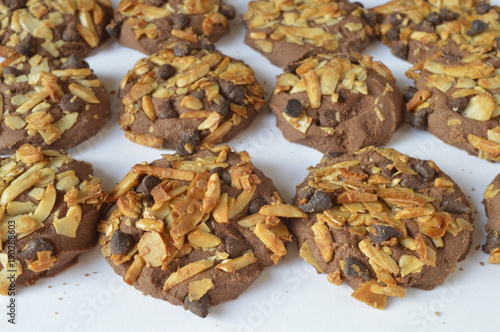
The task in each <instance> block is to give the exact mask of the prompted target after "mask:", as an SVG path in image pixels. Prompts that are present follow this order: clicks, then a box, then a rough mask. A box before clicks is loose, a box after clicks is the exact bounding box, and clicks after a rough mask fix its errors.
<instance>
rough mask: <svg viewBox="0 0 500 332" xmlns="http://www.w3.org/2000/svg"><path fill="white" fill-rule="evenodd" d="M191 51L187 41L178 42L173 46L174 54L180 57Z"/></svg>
mask: <svg viewBox="0 0 500 332" xmlns="http://www.w3.org/2000/svg"><path fill="white" fill-rule="evenodd" d="M190 52H191V45H190V44H189V43H188V42H187V41H181V42H178V43H177V44H176V45H175V46H174V54H175V56H178V57H182V56H186V55H188V54H189V53H190Z"/></svg>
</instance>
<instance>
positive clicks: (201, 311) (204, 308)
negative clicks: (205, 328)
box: [184, 294, 210, 318]
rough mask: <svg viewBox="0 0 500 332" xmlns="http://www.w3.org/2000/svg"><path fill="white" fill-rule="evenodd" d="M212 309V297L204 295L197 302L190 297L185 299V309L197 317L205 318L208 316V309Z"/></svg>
mask: <svg viewBox="0 0 500 332" xmlns="http://www.w3.org/2000/svg"><path fill="white" fill-rule="evenodd" d="M209 307H210V297H208V295H207V294H205V295H203V296H202V297H201V298H200V299H199V300H197V301H191V300H190V299H189V296H186V297H185V298H184V308H185V309H187V310H189V311H191V312H192V313H193V314H195V315H196V316H200V317H201V318H205V317H207V315H208V308H209Z"/></svg>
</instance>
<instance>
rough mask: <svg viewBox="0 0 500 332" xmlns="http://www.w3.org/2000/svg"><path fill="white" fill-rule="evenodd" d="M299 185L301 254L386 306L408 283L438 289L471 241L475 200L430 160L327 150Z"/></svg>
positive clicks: (296, 226)
mask: <svg viewBox="0 0 500 332" xmlns="http://www.w3.org/2000/svg"><path fill="white" fill-rule="evenodd" d="M308 170H309V176H308V177H307V178H306V180H305V181H304V182H303V183H302V184H300V185H298V186H297V195H296V196H295V198H294V204H295V205H296V206H299V207H300V208H301V209H302V210H303V211H305V212H307V213H309V216H308V217H307V218H303V219H296V218H294V219H290V221H289V228H290V230H291V231H292V234H294V235H295V236H296V237H297V240H298V246H299V248H300V251H299V253H300V256H301V257H302V258H304V259H305V260H306V261H307V262H309V263H310V264H312V265H313V266H314V267H315V268H316V270H317V271H318V272H320V273H327V274H328V277H327V278H328V281H330V282H331V283H333V284H335V285H340V284H342V283H343V282H345V283H347V284H348V285H349V286H350V287H351V288H352V289H354V293H353V294H352V296H353V297H354V298H356V299H357V300H360V301H362V302H365V303H366V304H368V305H370V306H372V307H374V308H377V309H383V308H384V307H385V303H386V299H387V296H396V297H405V295H406V288H407V287H417V288H421V289H426V290H429V289H432V288H434V287H435V286H437V285H440V284H442V283H443V282H444V280H445V279H446V277H447V275H448V274H449V273H450V272H452V271H453V270H454V269H455V266H456V263H457V261H460V260H462V259H464V258H465V256H466V255H467V253H468V251H469V248H470V246H471V242H472V230H473V225H472V218H471V209H470V207H469V203H468V201H467V199H466V197H465V195H464V194H463V193H462V191H461V190H460V188H458V186H457V185H456V184H455V183H454V182H453V181H452V180H451V179H450V178H449V177H448V176H447V175H446V174H444V173H443V172H442V171H440V170H439V168H438V167H437V166H436V165H435V164H434V163H433V162H432V161H426V160H417V159H414V158H410V157H408V156H406V155H404V154H401V153H399V152H397V151H396V150H393V149H375V148H366V149H363V150H360V151H358V152H354V153H348V154H344V155H341V156H339V157H331V156H329V155H325V157H324V158H323V159H322V161H321V163H320V164H319V165H317V166H316V167H311V168H309V169H308Z"/></svg>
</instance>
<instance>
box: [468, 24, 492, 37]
mask: <svg viewBox="0 0 500 332" xmlns="http://www.w3.org/2000/svg"><path fill="white" fill-rule="evenodd" d="M486 29H488V23H486V22H484V21H481V20H474V21H472V24H471V25H470V29H469V30H468V31H467V35H469V36H475V35H479V34H480V33H482V32H484V31H486Z"/></svg>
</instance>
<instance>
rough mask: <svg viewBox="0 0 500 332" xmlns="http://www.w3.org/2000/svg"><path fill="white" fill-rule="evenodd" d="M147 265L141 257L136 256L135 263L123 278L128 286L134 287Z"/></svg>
mask: <svg viewBox="0 0 500 332" xmlns="http://www.w3.org/2000/svg"><path fill="white" fill-rule="evenodd" d="M145 265H146V262H145V261H144V259H143V258H142V257H141V256H140V255H139V254H137V255H134V261H133V262H132V264H130V266H129V267H128V269H127V271H126V272H125V276H124V277H123V281H125V283H127V284H128V285H130V286H132V285H133V284H134V282H135V281H136V280H137V278H139V275H140V274H141V272H142V269H143V268H144V266H145Z"/></svg>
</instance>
